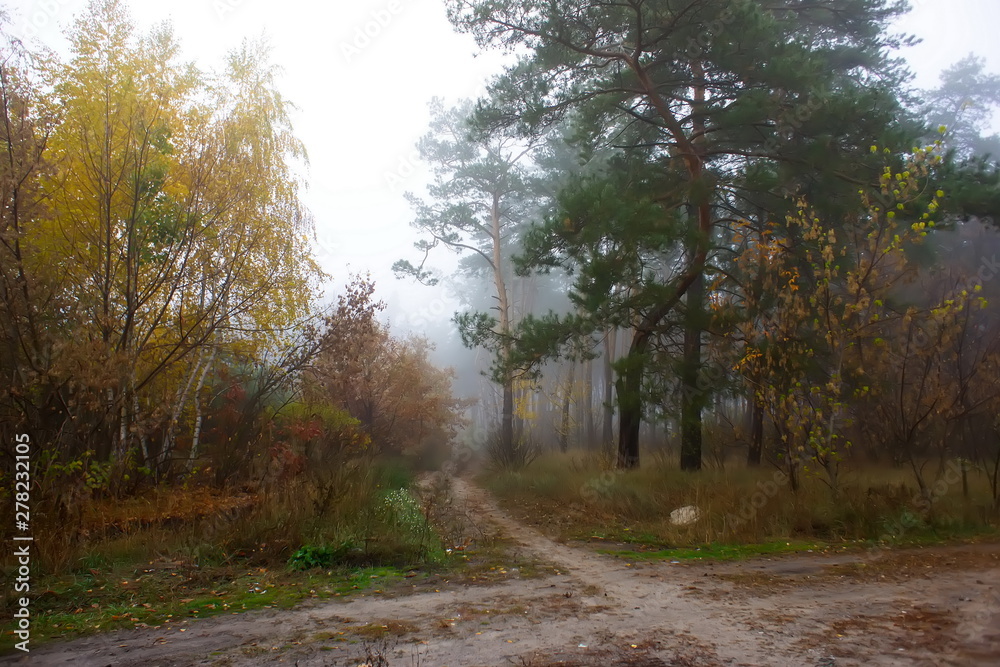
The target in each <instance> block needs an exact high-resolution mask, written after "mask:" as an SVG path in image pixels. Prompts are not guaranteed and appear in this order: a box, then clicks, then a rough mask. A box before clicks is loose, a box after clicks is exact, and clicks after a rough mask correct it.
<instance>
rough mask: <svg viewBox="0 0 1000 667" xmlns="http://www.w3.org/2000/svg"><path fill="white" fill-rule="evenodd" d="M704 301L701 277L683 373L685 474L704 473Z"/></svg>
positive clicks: (692, 295) (691, 294) (692, 298)
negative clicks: (702, 373) (702, 350)
mask: <svg viewBox="0 0 1000 667" xmlns="http://www.w3.org/2000/svg"><path fill="white" fill-rule="evenodd" d="M704 299H705V278H704V277H703V276H702V275H698V277H697V278H696V279H695V281H694V282H693V283H692V284H691V287H690V289H688V292H687V313H686V316H685V319H686V323H685V328H684V359H683V362H682V370H681V383H682V387H681V470H701V449H702V428H701V426H702V425H701V413H702V408H703V407H704V405H705V399H706V397H707V396H708V387H705V386H702V383H700V382H699V380H700V377H701V334H702V329H703V327H702V310H703V308H704Z"/></svg>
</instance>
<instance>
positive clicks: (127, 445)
mask: <svg viewBox="0 0 1000 667" xmlns="http://www.w3.org/2000/svg"><path fill="white" fill-rule="evenodd" d="M68 36H69V39H70V48H71V54H70V58H69V59H68V60H67V62H65V63H59V62H57V61H56V60H55V59H54V58H53V59H50V60H49V61H48V62H47V63H45V64H44V66H42V64H39V65H37V66H34V68H33V69H32V68H26V69H23V70H19V71H20V72H21V73H19V74H17V75H16V78H9V77H8V79H7V80H8V82H10V84H11V86H12V87H10V89H9V90H10V93H11V95H10V96H8V97H7V98H6V99H5V110H6V113H7V117H8V119H15V118H22V119H24V120H30V126H29V125H25V124H24V123H23V122H22V123H21V125H20V127H19V128H18V129H17V133H18V134H17V135H16V141H10V142H8V147H9V148H10V149H11V150H13V151H16V152H18V153H19V155H20V156H27V155H29V153H30V154H31V155H33V157H32V158H31V161H30V162H28V161H26V158H25V157H18V158H17V160H16V161H15V162H14V163H13V164H14V165H15V166H14V167H13V170H14V171H12V172H11V173H12V174H14V173H15V172H16V173H17V174H18V175H17V178H18V179H19V180H18V181H17V183H18V185H17V192H16V193H13V192H12V196H14V197H16V198H18V199H20V200H21V201H22V202H23V203H22V204H19V205H18V206H17V211H18V213H17V217H18V220H19V221H18V222H17V223H16V224H14V225H10V226H8V236H7V239H8V240H9V245H8V246H7V247H8V248H10V249H11V252H10V253H9V256H8V257H9V259H10V262H8V261H7V259H5V264H4V266H5V272H6V271H7V268H8V267H11V271H12V272H14V273H17V274H20V275H21V276H22V277H20V278H17V279H16V280H17V281H19V283H20V286H19V287H18V290H19V294H20V295H21V296H20V297H16V296H15V293H14V292H9V293H8V294H7V295H5V298H6V301H5V308H7V309H8V311H9V312H14V310H20V311H21V312H23V313H27V312H29V311H31V312H33V313H37V315H34V314H33V315H32V316H31V317H30V318H26V317H23V316H21V315H19V316H17V317H13V318H11V319H10V320H9V322H10V323H11V326H12V327H13V328H16V329H18V330H17V331H15V332H13V334H14V338H15V339H18V338H25V336H28V337H33V338H35V339H36V340H41V339H42V338H43V337H44V338H47V341H48V342H47V343H44V344H42V345H41V348H40V354H39V353H36V352H31V353H30V355H35V356H37V357H38V358H39V359H44V360H45V368H44V369H41V368H40V367H38V366H37V364H36V363H34V362H32V360H31V359H30V358H29V357H30V355H27V354H23V355H22V356H21V357H20V358H16V359H15V358H12V359H10V360H9V363H10V364H11V366H10V369H11V370H12V372H15V369H25V368H31V367H32V366H33V365H34V366H35V367H36V371H34V372H36V373H37V374H38V376H37V380H38V381H37V383H35V384H36V387H38V388H37V389H35V390H33V391H32V392H31V394H30V395H28V396H24V400H21V401H20V403H21V407H20V408H19V410H20V411H22V412H23V413H31V412H32V411H35V414H37V410H38V409H39V408H42V406H45V407H44V408H43V409H44V410H45V411H46V414H45V417H44V419H40V418H38V417H36V416H30V415H29V416H28V417H26V418H27V419H30V422H31V423H30V424H29V427H30V429H39V433H43V432H44V433H47V434H48V435H47V436H45V437H39V440H45V441H46V442H48V443H51V448H52V449H51V452H50V454H52V455H53V456H54V457H55V459H58V458H59V457H61V456H65V457H68V458H69V459H74V458H75V459H78V460H80V459H85V458H90V457H93V459H94V460H95V461H96V462H100V464H101V465H104V464H105V463H107V462H110V463H113V464H114V465H115V466H117V467H118V469H119V470H120V471H124V470H125V469H127V468H128V467H129V466H138V465H145V466H148V467H150V468H153V469H157V468H167V467H169V466H170V465H171V461H172V460H173V458H175V457H174V452H175V450H176V445H177V442H178V434H179V432H184V434H185V436H186V437H187V438H188V441H189V442H190V433H191V430H192V429H194V430H195V431H197V428H198V424H199V419H200V413H199V410H200V408H201V406H202V402H201V399H200V397H199V394H200V393H201V391H200V390H201V389H202V387H203V386H204V384H205V382H206V381H207V380H208V379H210V378H211V377H212V373H211V371H212V368H213V365H214V363H215V362H216V361H217V360H219V358H220V357H222V356H224V355H226V354H230V353H233V354H237V355H243V354H249V355H251V356H252V355H254V354H257V355H259V356H261V357H263V356H264V355H266V354H270V353H273V352H275V351H276V350H280V349H282V348H284V347H287V345H288V344H290V343H291V342H292V339H293V338H294V331H295V330H296V329H297V328H299V327H298V323H299V322H300V321H301V320H302V318H304V317H305V316H306V315H307V312H308V309H309V307H310V305H311V301H312V297H313V290H314V281H315V279H316V278H317V277H318V276H319V271H318V268H317V266H316V264H315V262H314V261H313V260H312V258H311V257H310V255H309V244H308V238H307V235H308V233H309V218H308V215H307V214H306V212H305V211H304V209H303V208H302V206H301V204H300V202H299V199H298V190H299V181H298V178H297V177H296V176H295V173H296V171H295V170H296V167H295V166H294V165H292V164H291V163H290V161H292V160H296V159H298V158H303V159H304V151H303V150H302V146H301V144H300V143H299V142H298V141H297V140H296V139H295V137H294V136H293V134H292V132H291V128H290V124H289V121H288V113H289V108H290V106H289V104H288V102H287V101H286V100H284V99H283V98H282V96H281V95H280V94H279V93H278V92H277V90H276V89H275V71H274V68H273V67H272V66H270V65H269V64H268V63H267V50H266V48H264V47H262V46H261V45H256V44H249V43H248V44H245V45H244V47H243V48H241V49H238V50H237V51H235V52H234V53H233V54H231V56H230V58H229V60H228V62H227V67H226V68H225V69H224V70H223V71H221V72H219V73H217V74H206V73H202V72H199V71H198V70H196V69H195V68H194V67H193V66H191V65H188V64H185V63H183V62H180V60H179V47H178V45H177V43H176V41H175V40H174V38H173V36H172V35H171V33H170V30H169V28H167V27H164V26H161V27H158V28H156V29H154V30H152V31H151V32H149V33H148V34H144V35H140V34H138V33H137V32H136V30H135V28H134V25H133V24H132V22H131V20H130V18H129V16H128V13H127V11H126V10H125V8H124V5H123V3H121V2H119V1H117V0H97V1H95V2H93V3H91V4H90V5H89V7H88V9H87V10H86V11H85V12H84V13H83V15H82V16H81V17H80V18H79V19H78V20H77V22H76V23H75V24H74V26H73V27H72V28H71V29H70V31H69V33H68ZM7 62H9V63H14V62H15V61H14V60H8V61H7ZM22 62H23V63H25V64H27V61H26V60H24V61H22ZM8 71H11V70H8ZM43 75H44V76H45V77H47V86H46V87H44V88H36V89H35V90H34V95H35V96H36V97H37V98H38V99H39V100H41V102H40V103H39V102H35V101H33V100H32V97H31V95H30V94H29V95H28V96H27V97H24V94H23V93H22V92H21V91H23V90H26V89H24V88H23V86H22V82H27V81H30V80H31V79H32V77H41V76H43ZM19 86H21V87H20V88H18V87H19ZM18 96H20V97H21V98H23V99H20V98H19V97H18ZM44 109H58V110H59V111H58V113H51V112H48V111H44V113H43V110H44ZM26 113H27V114H28V115H25V114H26ZM15 125H16V124H10V125H8V136H9V137H11V138H13V135H12V134H11V133H10V132H9V129H10V128H11V127H14V126H15ZM29 129H30V130H31V131H32V132H33V133H34V139H33V142H34V144H33V145H34V147H33V148H31V149H30V151H28V148H27V147H28V144H27V143H25V141H26V139H27V138H28V131H29ZM26 151H28V152H26ZM30 165H33V166H30ZM29 166H30V168H29ZM8 182H11V181H10V180H8ZM29 193H36V194H32V195H31V200H33V201H34V202H35V203H32V204H30V205H29V203H28V202H29V199H28V198H27V197H26V195H28V194H29ZM10 275H13V273H12V274H10ZM25 286H27V287H28V292H25V290H24V287H25ZM32 286H37V287H32ZM43 286H45V287H44V289H42V287H43ZM7 297H9V298H7ZM18 299H21V300H22V301H23V303H20V304H19V303H18ZM28 302H30V306H29V305H28ZM31 320H34V322H35V323H36V324H32V323H31ZM42 322H44V326H42V325H41V323H42ZM33 327H34V331H35V332H36V333H32V330H33ZM40 334H43V335H40ZM25 340H27V339H26V338H25ZM22 350H23V351H25V352H27V351H28V350H29V347H27V346H24V347H22ZM7 361H8V360H5V363H7ZM28 403H31V404H32V405H33V406H35V407H33V408H29V407H27V404H28ZM49 436H51V437H49ZM195 441H197V440H196V439H195ZM183 458H185V461H186V457H183Z"/></svg>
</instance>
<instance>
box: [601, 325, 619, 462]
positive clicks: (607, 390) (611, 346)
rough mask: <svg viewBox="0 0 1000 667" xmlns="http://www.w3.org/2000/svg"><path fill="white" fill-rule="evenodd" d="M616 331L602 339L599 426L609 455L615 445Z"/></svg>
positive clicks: (602, 440)
mask: <svg viewBox="0 0 1000 667" xmlns="http://www.w3.org/2000/svg"><path fill="white" fill-rule="evenodd" d="M617 334H618V330H617V329H612V330H611V331H609V332H608V335H607V336H606V337H605V338H604V423H603V424H602V425H601V427H602V428H601V431H602V433H601V442H602V443H604V451H605V452H607V453H608V454H610V453H611V451H612V448H613V447H614V444H615V431H614V421H615V398H614V391H615V370H614V368H613V366H612V364H613V363H614V350H615V345H616V343H617V340H616V339H617Z"/></svg>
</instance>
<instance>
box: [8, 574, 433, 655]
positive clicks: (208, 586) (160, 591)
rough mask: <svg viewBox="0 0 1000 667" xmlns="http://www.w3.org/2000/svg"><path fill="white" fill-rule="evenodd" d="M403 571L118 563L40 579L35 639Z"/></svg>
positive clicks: (262, 603)
mask: <svg viewBox="0 0 1000 667" xmlns="http://www.w3.org/2000/svg"><path fill="white" fill-rule="evenodd" d="M404 574H405V572H404V571H402V570H400V569H399V568H395V567H374V568H358V569H353V570H346V569H334V570H328V571H322V570H313V571H309V572H296V571H290V570H286V569H279V570H269V569H267V568H253V569H250V568H248V569H243V570H238V569H235V568H221V567H219V568H198V567H193V566H190V565H188V566H182V565H177V566H174V567H171V568H167V567H165V565H164V564H151V566H150V567H147V568H145V569H142V570H135V569H129V568H126V567H117V568H115V569H113V570H110V571H98V570H95V571H93V572H89V573H87V574H76V575H64V576H60V577H47V578H43V579H42V580H41V581H39V582H38V589H39V590H40V591H41V592H40V593H38V594H37V595H36V596H35V597H34V598H33V604H32V611H33V614H34V619H33V623H32V643H33V645H37V644H38V643H42V642H45V641H49V640H53V639H69V638H73V637H77V636H81V635H86V634H92V633H94V632H104V631H110V630H117V629H122V628H134V627H164V626H171V625H178V624H182V623H184V622H186V621H189V620H193V619H198V618H208V617H211V616H217V615H219V614H231V613H242V612H246V611H252V610H255V609H265V608H278V609H287V608H290V607H293V606H295V605H297V604H300V603H302V602H304V601H306V600H312V599H331V598H340V597H346V596H350V595H352V594H356V593H358V592H361V591H373V590H384V589H386V588H388V587H390V586H392V585H393V584H394V583H396V582H398V581H400V580H402V578H403V577H404ZM424 576H426V574H425V575H424ZM5 643H6V642H5Z"/></svg>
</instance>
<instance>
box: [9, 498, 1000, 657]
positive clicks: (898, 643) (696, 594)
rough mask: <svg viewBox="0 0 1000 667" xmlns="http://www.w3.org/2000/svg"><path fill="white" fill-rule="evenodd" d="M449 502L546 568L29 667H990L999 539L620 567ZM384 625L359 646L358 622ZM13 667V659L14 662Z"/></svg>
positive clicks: (73, 652) (99, 647) (125, 643)
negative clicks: (379, 634)
mask: <svg viewBox="0 0 1000 667" xmlns="http://www.w3.org/2000/svg"><path fill="white" fill-rule="evenodd" d="M454 495H455V498H456V500H457V502H458V503H459V504H461V505H464V507H465V509H466V511H467V512H468V513H469V514H470V515H471V516H474V517H477V518H478V520H479V521H484V522H489V523H490V524H492V525H493V526H495V527H496V528H497V529H499V530H500V531H502V532H503V533H505V534H506V536H507V537H509V538H510V539H511V540H513V542H514V543H516V544H517V545H518V546H517V547H516V548H517V549H520V550H521V551H522V555H524V556H534V557H537V558H538V559H541V560H543V561H545V562H547V563H549V564H550V565H551V566H552V572H553V573H552V574H549V575H546V576H543V577H530V578H529V577H521V576H519V573H518V572H517V571H516V570H512V571H511V572H509V573H508V576H509V577H510V578H509V579H507V580H505V581H502V582H500V583H492V584H488V585H470V584H469V582H463V583H451V584H449V583H441V584H440V585H439V586H438V587H437V588H436V589H430V590H423V591H420V592H414V593H412V594H406V595H404V594H400V592H398V591H397V592H396V593H386V594H368V595H365V596H358V597H355V598H352V599H350V600H349V601H346V602H324V603H320V604H313V605H304V606H302V607H299V608H297V609H293V610H287V611H271V610H268V611H266V612H253V613H246V614H241V615H233V616H219V617H215V618H211V619H206V620H204V621H195V622H191V623H188V624H186V625H185V626H183V627H182V628H174V629H171V630H169V631H167V630H163V629H160V630H134V631H124V632H116V633H111V634H107V635H100V636H95V637H90V638H85V639H79V640H75V641H72V642H67V643H63V644H57V645H52V646H47V647H43V648H42V649H39V650H37V651H33V652H32V653H31V655H30V659H29V660H27V661H25V662H26V664H33V665H102V666H103V665H143V666H145V667H152V666H153V665H268V664H289V665H348V666H352V667H353V666H357V665H363V664H371V665H373V666H380V665H392V666H395V665H407V666H417V665H420V666H422V667H441V666H443V665H449V666H452V667H471V666H479V665H482V666H500V665H521V666H537V667H541V666H546V665H578V666H590V665H632V666H636V667H640V666H642V667H645V666H649V667H652V666H658V665H698V666H706V667H711V666H714V665H734V666H735V665H796V666H798V665H803V666H804V665H814V666H832V665H836V666H842V665H843V666H847V665H908V666H917V665H920V666H923V665H927V666H938V665H954V666H956V667H958V666H966V665H991V666H995V665H1000V545H995V544H993V545H969V546H961V547H942V548H928V549H919V550H907V551H891V552H888V551H887V552H881V553H870V552H855V553H851V554H846V553H845V554H838V555H835V556H829V555H818V554H816V555H813V554H805V555H796V556H788V557H777V558H770V559H759V560H752V561H745V562H741V563H725V564H722V563H717V564H712V563H695V564H681V563H670V562H656V563H630V562H628V561H626V560H622V559H619V558H613V557H610V556H605V555H601V554H596V553H594V552H593V551H592V550H590V549H589V548H587V547H586V545H566V544H559V543H556V542H554V541H552V540H550V539H548V538H547V537H545V536H544V535H542V534H541V533H539V532H537V531H536V530H534V529H532V528H530V527H527V526H524V525H522V524H520V523H518V522H516V521H514V520H512V519H511V518H510V517H508V516H507V515H506V514H504V513H503V512H502V511H501V510H499V509H498V508H497V506H496V505H495V503H493V501H492V499H491V498H489V497H488V495H487V494H486V493H485V492H483V491H482V490H481V489H479V488H477V487H475V486H473V485H471V484H469V483H468V482H466V481H464V480H461V479H456V480H455V481H454ZM381 626H385V629H386V631H387V633H388V638H387V639H386V638H384V639H382V640H379V641H373V640H370V639H368V640H366V639H365V635H364V633H363V632H361V633H359V631H358V629H359V628H364V627H369V628H372V627H374V628H379V627H381ZM14 664H17V663H16V662H15V663H14Z"/></svg>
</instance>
